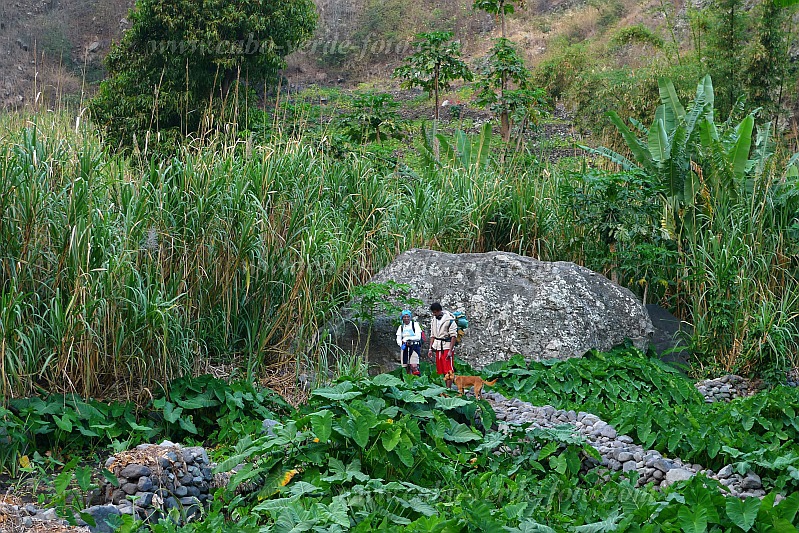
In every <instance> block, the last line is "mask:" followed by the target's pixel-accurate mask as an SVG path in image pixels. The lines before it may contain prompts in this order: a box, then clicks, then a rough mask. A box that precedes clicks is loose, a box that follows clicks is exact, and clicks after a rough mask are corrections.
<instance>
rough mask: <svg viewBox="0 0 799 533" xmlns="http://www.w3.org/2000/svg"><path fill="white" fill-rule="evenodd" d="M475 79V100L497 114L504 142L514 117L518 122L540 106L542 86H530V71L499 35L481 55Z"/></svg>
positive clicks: (506, 140) (507, 137)
mask: <svg viewBox="0 0 799 533" xmlns="http://www.w3.org/2000/svg"><path fill="white" fill-rule="evenodd" d="M480 74H481V76H480V80H479V81H478V82H477V95H476V99H477V104H478V105H480V106H482V107H486V108H488V109H490V110H491V111H492V112H493V113H494V114H495V116H497V117H499V121H500V131H501V135H502V139H503V140H504V141H505V142H508V141H509V140H510V133H511V127H512V126H513V123H512V122H513V119H514V118H515V119H516V121H517V122H520V123H521V122H523V121H525V120H529V117H530V116H531V115H533V114H535V113H536V112H537V111H536V110H540V109H543V107H544V105H545V95H544V93H543V90H541V89H536V88H534V87H532V86H531V75H530V71H529V70H528V69H527V67H526V66H525V64H524V59H523V58H522V57H521V56H520V55H519V53H518V52H517V51H516V48H515V47H514V46H513V43H511V41H509V40H508V39H505V38H499V39H497V40H496V41H495V43H494V46H493V47H492V48H491V50H490V51H489V53H488V56H486V57H485V58H483V61H482V67H481V72H480Z"/></svg>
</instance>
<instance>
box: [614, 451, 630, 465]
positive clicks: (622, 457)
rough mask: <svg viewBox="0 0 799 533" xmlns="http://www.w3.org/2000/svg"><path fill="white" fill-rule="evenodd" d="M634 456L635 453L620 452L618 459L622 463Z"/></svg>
mask: <svg viewBox="0 0 799 533" xmlns="http://www.w3.org/2000/svg"><path fill="white" fill-rule="evenodd" d="M632 458H633V454H631V453H630V452H619V453H618V454H617V455H616V459H617V460H618V461H619V462H622V463H626V462H627V461H629V460H630V459H632Z"/></svg>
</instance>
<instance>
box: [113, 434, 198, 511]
mask: <svg viewBox="0 0 799 533" xmlns="http://www.w3.org/2000/svg"><path fill="white" fill-rule="evenodd" d="M105 467H106V468H107V469H109V470H110V471H111V472H112V473H113V474H114V475H115V476H116V477H117V479H118V480H119V487H116V486H114V485H113V484H111V483H109V482H105V483H104V484H103V485H102V486H101V487H100V489H101V493H100V499H101V501H102V502H103V503H111V504H112V505H114V506H116V507H117V509H118V510H119V512H120V513H122V514H133V513H136V514H137V515H138V517H139V518H141V519H144V520H157V519H158V518H159V517H161V516H164V514H165V512H167V511H169V510H170V509H179V510H180V511H181V514H182V515H183V516H185V517H186V519H187V520H188V519H190V518H192V517H193V516H195V515H199V514H200V511H201V509H202V507H203V506H205V505H206V503H208V502H209V501H210V500H211V498H212V497H211V495H210V494H209V489H210V488H211V481H212V479H213V473H212V465H211V463H210V461H209V460H208V454H207V453H206V451H205V450H204V449H203V448H202V447H199V446H194V447H186V448H184V447H182V446H180V445H178V444H174V443H172V442H169V441H164V442H162V443H161V444H158V445H156V444H141V445H139V446H137V447H136V448H135V449H133V450H129V451H125V452H121V453H118V454H116V455H112V456H111V457H109V458H108V460H107V461H106V463H105Z"/></svg>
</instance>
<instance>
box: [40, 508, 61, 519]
mask: <svg viewBox="0 0 799 533" xmlns="http://www.w3.org/2000/svg"><path fill="white" fill-rule="evenodd" d="M37 518H39V519H41V520H44V521H50V520H58V516H57V515H56V514H55V509H45V510H44V511H42V512H40V513H39V514H38V515H37Z"/></svg>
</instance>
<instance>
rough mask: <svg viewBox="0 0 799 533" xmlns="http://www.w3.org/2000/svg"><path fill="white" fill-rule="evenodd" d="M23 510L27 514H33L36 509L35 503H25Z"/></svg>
mask: <svg viewBox="0 0 799 533" xmlns="http://www.w3.org/2000/svg"><path fill="white" fill-rule="evenodd" d="M25 512H26V513H28V514H29V515H31V516H33V515H35V514H36V513H37V512H38V511H37V510H36V506H35V505H33V504H32V503H28V504H26V505H25Z"/></svg>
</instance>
